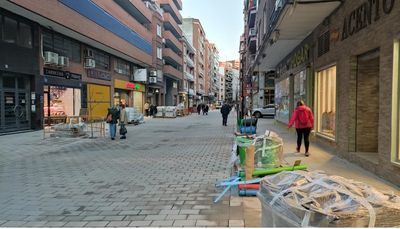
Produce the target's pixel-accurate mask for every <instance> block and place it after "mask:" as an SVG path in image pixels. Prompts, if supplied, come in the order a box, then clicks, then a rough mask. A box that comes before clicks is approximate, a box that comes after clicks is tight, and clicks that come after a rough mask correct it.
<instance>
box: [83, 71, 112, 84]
mask: <svg viewBox="0 0 400 229" xmlns="http://www.w3.org/2000/svg"><path fill="white" fill-rule="evenodd" d="M87 76H88V77H90V78H94V79H100V80H107V81H111V74H110V73H108V72H102V71H99V70H96V69H87Z"/></svg>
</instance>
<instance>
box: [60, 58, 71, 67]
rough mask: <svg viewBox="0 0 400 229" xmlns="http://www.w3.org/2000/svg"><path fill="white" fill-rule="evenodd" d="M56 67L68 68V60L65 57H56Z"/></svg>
mask: <svg viewBox="0 0 400 229" xmlns="http://www.w3.org/2000/svg"><path fill="white" fill-rule="evenodd" d="M58 65H59V66H62V67H68V66H69V58H68V57H66V56H59V57H58Z"/></svg>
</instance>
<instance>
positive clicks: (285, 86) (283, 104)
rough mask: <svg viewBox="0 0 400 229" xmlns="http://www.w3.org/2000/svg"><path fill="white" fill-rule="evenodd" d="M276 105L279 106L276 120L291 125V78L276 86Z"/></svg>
mask: <svg viewBox="0 0 400 229" xmlns="http://www.w3.org/2000/svg"><path fill="white" fill-rule="evenodd" d="M275 103H276V105H277V108H276V115H275V119H276V120H279V121H281V122H284V123H289V78H286V79H284V80H282V81H280V82H278V83H277V84H276V88H275Z"/></svg>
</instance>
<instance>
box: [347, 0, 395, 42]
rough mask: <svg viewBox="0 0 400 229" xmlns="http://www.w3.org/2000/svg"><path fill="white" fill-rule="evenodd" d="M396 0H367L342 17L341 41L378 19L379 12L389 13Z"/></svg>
mask: <svg viewBox="0 0 400 229" xmlns="http://www.w3.org/2000/svg"><path fill="white" fill-rule="evenodd" d="M395 1H396V0H367V1H365V2H364V3H363V4H362V5H360V6H359V7H357V9H355V10H353V11H352V12H351V13H350V14H349V15H347V16H346V17H345V18H344V22H343V29H342V41H343V40H345V39H347V38H348V37H351V36H353V35H354V34H356V33H358V32H359V31H361V30H362V29H364V28H366V27H367V26H369V25H371V24H372V23H373V22H376V21H378V20H379V19H380V17H381V13H384V14H390V13H391V12H392V10H393V7H394V3H395Z"/></svg>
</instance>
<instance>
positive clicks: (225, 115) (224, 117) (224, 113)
mask: <svg viewBox="0 0 400 229" xmlns="http://www.w3.org/2000/svg"><path fill="white" fill-rule="evenodd" d="M230 112H231V108H230V106H229V105H228V104H226V103H224V105H222V107H221V114H222V125H223V126H227V125H228V124H227V123H228V115H229V113H230Z"/></svg>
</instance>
